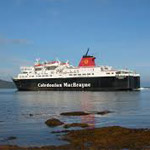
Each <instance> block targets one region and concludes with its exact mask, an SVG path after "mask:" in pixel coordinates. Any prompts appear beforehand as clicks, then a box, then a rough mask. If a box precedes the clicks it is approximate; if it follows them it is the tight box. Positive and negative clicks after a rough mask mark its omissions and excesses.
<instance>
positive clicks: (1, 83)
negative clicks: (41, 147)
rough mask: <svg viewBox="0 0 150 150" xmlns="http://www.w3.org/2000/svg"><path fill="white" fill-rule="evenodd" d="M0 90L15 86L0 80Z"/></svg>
mask: <svg viewBox="0 0 150 150" xmlns="http://www.w3.org/2000/svg"><path fill="white" fill-rule="evenodd" d="M0 88H15V84H14V83H13V82H9V81H4V80H0Z"/></svg>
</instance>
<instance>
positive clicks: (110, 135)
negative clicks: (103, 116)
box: [0, 126, 150, 150]
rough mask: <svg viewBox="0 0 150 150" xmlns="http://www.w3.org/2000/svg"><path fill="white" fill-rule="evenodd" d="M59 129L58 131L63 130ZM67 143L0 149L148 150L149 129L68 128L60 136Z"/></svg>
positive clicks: (116, 127)
mask: <svg viewBox="0 0 150 150" xmlns="http://www.w3.org/2000/svg"><path fill="white" fill-rule="evenodd" d="M64 131H65V130H62V131H59V132H58V133H61V132H64ZM60 137H61V139H62V140H65V141H68V142H69V144H67V145H61V146H52V145H49V146H42V147H19V146H17V145H14V146H12V145H0V149H2V150H80V149H81V150H88V149H89V150H123V149H127V150H150V129H147V128H145V129H131V128H125V127H120V126H110V127H101V128H92V129H82V130H70V131H67V132H66V133H65V135H63V136H60Z"/></svg>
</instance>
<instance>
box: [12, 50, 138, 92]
mask: <svg viewBox="0 0 150 150" xmlns="http://www.w3.org/2000/svg"><path fill="white" fill-rule="evenodd" d="M13 81H14V82H15V84H16V86H17V88H18V90H84V91H86V90H88V91H101V90H134V89H138V88H140V75H139V74H137V73H136V72H133V71H131V70H127V69H121V70H117V69H113V68H112V67H110V66H96V65H95V57H94V56H90V55H88V51H87V53H86V54H85V55H84V56H83V57H82V59H81V61H80V63H79V65H78V67H74V66H72V65H70V64H69V62H68V61H67V62H61V61H59V60H56V61H51V62H44V63H40V61H39V59H38V60H37V61H36V63H35V65H34V66H31V67H21V73H19V74H18V76H17V77H16V78H14V79H13Z"/></svg>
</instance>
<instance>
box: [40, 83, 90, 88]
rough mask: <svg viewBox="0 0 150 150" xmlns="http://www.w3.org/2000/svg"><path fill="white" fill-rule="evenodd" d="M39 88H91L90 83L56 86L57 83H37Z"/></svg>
mask: <svg viewBox="0 0 150 150" xmlns="http://www.w3.org/2000/svg"><path fill="white" fill-rule="evenodd" d="M38 87H39V88H47V87H50V88H51V87H52V88H58V87H60V88H61V87H68V88H72V87H73V88H87V87H91V83H76V82H73V83H63V84H61V83H60V84H58V83H38Z"/></svg>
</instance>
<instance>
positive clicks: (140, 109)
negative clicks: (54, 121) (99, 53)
mask: <svg viewBox="0 0 150 150" xmlns="http://www.w3.org/2000/svg"><path fill="white" fill-rule="evenodd" d="M103 110H111V111H114V113H111V114H107V115H104V116H100V115H89V116H84V117H65V116H60V115H59V114H60V113H62V112H66V111H103ZM29 114H33V116H30V115H29ZM51 117H57V118H58V119H60V120H61V121H64V122H65V123H72V122H86V123H90V124H91V126H93V127H101V126H112V125H119V126H125V127H131V128H150V89H143V90H141V91H138V92H137V91H136V92H18V91H16V90H14V89H13V90H0V144H13V145H15V144H17V145H23V146H25V145H27V146H35V145H36V146H40V145H50V144H51V145H53V144H55V145H59V144H64V143H65V142H63V141H61V140H59V138H58V134H52V133H51V132H52V131H58V130H63V127H56V128H49V127H47V126H46V125H45V123H44V122H45V121H46V120H47V119H49V118H51ZM10 136H15V137H17V139H15V140H7V138H8V137H10Z"/></svg>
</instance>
